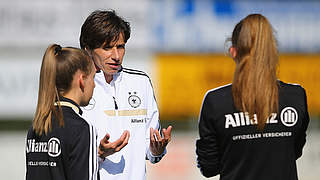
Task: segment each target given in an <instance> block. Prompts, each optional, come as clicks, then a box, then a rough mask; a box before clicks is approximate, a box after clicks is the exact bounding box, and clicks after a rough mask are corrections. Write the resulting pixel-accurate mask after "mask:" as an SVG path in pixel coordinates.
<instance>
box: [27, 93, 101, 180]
mask: <svg viewBox="0 0 320 180" xmlns="http://www.w3.org/2000/svg"><path fill="white" fill-rule="evenodd" d="M61 105H62V106H61V108H62V112H63V119H64V126H63V127H59V126H58V123H57V121H56V120H55V119H54V117H53V118H52V131H50V132H49V133H48V134H47V135H45V134H44V133H43V135H41V136H38V135H37V134H36V133H35V132H34V130H33V128H32V127H31V128H30V129H29V131H28V135H27V142H26V170H27V171H26V179H27V180H67V179H68V180H73V179H76V180H89V179H90V180H94V179H96V178H97V159H96V157H97V151H96V135H95V131H94V129H93V127H92V126H91V125H90V124H89V123H87V121H85V120H84V119H83V118H81V117H80V115H81V114H82V111H81V109H80V108H79V106H78V105H77V104H76V103H75V102H73V101H72V100H70V99H67V98H63V97H61Z"/></svg>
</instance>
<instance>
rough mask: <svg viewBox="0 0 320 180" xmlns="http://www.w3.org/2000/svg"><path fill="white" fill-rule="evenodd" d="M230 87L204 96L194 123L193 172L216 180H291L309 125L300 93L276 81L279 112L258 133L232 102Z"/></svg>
mask: <svg viewBox="0 0 320 180" xmlns="http://www.w3.org/2000/svg"><path fill="white" fill-rule="evenodd" d="M231 89H232V85H227V86H223V87H220V88H216V89H214V90H212V91H209V92H208V93H207V94H206V96H205V98H204V101H203V104H202V109H201V113H200V119H199V135H200V139H198V140H197V142H196V153H197V162H198V167H199V168H200V171H201V173H202V174H203V175H204V176H206V177H211V176H215V175H217V174H220V179H221V180H239V179H241V180H242V179H243V180H270V179H272V180H287V179H288V180H289V179H290V180H296V179H298V176H297V167H296V159H298V158H299V157H300V156H301V155H302V149H303V146H304V144H305V142H306V130H307V126H308V123H309V115H308V109H307V100H306V93H305V90H304V89H303V88H302V87H301V86H299V85H292V84H286V83H283V82H281V81H280V82H279V111H278V113H277V114H276V113H272V114H271V115H270V118H269V119H268V122H267V124H266V126H265V128H264V130H263V131H262V132H261V131H259V130H257V126H256V125H252V124H254V122H252V121H250V118H249V117H248V115H247V113H243V112H239V111H238V110H237V109H236V108H235V107H234V103H233V100H232V92H231V91H232V90H231Z"/></svg>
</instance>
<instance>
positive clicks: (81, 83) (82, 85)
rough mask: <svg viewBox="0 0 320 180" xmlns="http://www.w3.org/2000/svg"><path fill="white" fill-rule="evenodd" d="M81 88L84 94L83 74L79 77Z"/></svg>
mask: <svg viewBox="0 0 320 180" xmlns="http://www.w3.org/2000/svg"><path fill="white" fill-rule="evenodd" d="M79 86H80V89H81V91H82V92H84V75H83V74H82V73H81V74H80V77H79Z"/></svg>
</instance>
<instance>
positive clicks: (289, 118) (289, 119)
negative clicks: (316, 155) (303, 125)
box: [225, 107, 298, 128]
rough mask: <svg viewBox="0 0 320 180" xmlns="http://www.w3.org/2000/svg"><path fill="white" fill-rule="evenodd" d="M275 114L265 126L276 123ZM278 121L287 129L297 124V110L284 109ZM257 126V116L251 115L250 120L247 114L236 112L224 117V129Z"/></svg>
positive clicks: (291, 108)
mask: <svg viewBox="0 0 320 180" xmlns="http://www.w3.org/2000/svg"><path fill="white" fill-rule="evenodd" d="M276 118H277V113H272V114H271V115H270V117H269V118H268V119H267V122H266V123H267V124H276V123H278V120H277V119H276ZM280 120H281V122H282V124H283V125H285V126H287V127H292V126H294V125H295V124H296V123H297V122H298V113H297V110H296V109H295V108H293V107H286V108H284V109H282V111H281V113H280ZM253 124H257V115H256V114H254V115H253V119H250V117H249V114H248V113H247V112H245V113H244V112H238V113H233V114H226V115H225V128H230V127H239V126H249V125H253Z"/></svg>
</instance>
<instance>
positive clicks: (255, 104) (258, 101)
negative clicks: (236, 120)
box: [231, 14, 279, 130]
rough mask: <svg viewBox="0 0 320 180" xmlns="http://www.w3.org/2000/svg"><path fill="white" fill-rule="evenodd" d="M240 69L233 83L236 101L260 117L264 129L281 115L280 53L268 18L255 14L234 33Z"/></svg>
mask: <svg viewBox="0 0 320 180" xmlns="http://www.w3.org/2000/svg"><path fill="white" fill-rule="evenodd" d="M231 41H232V47H234V48H235V49H236V57H235V58H234V59H235V61H236V69H235V73H234V78H233V83H232V96H233V101H234V104H235V106H236V108H238V109H239V110H242V111H244V112H248V113H249V116H250V119H251V120H253V119H254V114H256V117H257V124H258V129H260V130H262V129H264V126H265V124H266V121H267V119H268V117H269V116H270V115H271V113H273V112H278V81H277V75H276V73H277V66H278V59H279V57H278V50H277V43H276V40H275V37H274V35H273V29H272V27H271V25H270V23H269V21H268V20H267V18H266V17H264V16H262V15H260V14H251V15H248V16H247V17H246V18H244V19H243V20H241V21H240V22H239V23H238V24H237V25H236V26H235V28H234V30H233V33H232V38H231Z"/></svg>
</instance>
